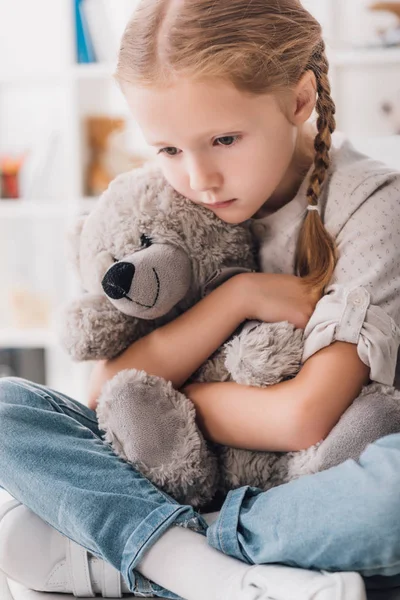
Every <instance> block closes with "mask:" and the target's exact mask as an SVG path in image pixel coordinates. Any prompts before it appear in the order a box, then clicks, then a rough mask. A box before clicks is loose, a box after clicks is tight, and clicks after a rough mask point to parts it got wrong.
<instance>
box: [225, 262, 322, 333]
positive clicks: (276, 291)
mask: <svg viewBox="0 0 400 600" xmlns="http://www.w3.org/2000/svg"><path fill="white" fill-rule="evenodd" d="M235 279H236V280H237V283H238V284H240V288H241V291H242V292H243V293H244V297H245V303H244V306H245V311H246V319H250V320H252V319H255V320H258V321H265V322H266V323H278V322H280V321H289V323H292V324H293V325H294V326H295V327H297V328H299V329H304V328H305V327H306V325H307V323H308V321H309V319H310V317H311V315H312V313H313V312H314V310H315V306H316V304H317V302H318V301H319V300H320V298H321V295H320V293H319V292H317V291H312V290H310V288H309V286H306V284H305V282H304V280H303V279H302V278H301V277H297V276H296V275H286V274H281V273H242V274H240V275H236V276H235ZM240 282H241V283H240Z"/></svg>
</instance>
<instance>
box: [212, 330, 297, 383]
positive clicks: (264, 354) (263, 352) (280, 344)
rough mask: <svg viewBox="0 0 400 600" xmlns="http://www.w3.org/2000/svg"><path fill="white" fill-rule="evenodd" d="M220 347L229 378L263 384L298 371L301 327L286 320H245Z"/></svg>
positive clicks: (292, 374)
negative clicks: (236, 331)
mask: <svg viewBox="0 0 400 600" xmlns="http://www.w3.org/2000/svg"><path fill="white" fill-rule="evenodd" d="M223 348H224V352H225V367H226V369H227V370H228V372H229V373H230V376H231V379H232V380H233V381H236V383H241V384H243V385H253V386H259V387H265V386H267V385H273V384H275V383H278V382H280V381H283V380H284V379H287V378H290V377H294V376H295V375H296V373H298V371H299V370H300V364H301V357H302V353H303V330H301V329H296V327H295V326H294V325H292V324H291V323H289V322H288V321H282V322H279V323H264V322H261V321H248V322H247V323H246V324H245V325H244V326H243V328H242V329H241V331H240V332H239V333H238V334H237V335H235V336H234V337H233V338H232V339H231V340H229V341H228V342H227V343H226V344H225V345H224V347H223Z"/></svg>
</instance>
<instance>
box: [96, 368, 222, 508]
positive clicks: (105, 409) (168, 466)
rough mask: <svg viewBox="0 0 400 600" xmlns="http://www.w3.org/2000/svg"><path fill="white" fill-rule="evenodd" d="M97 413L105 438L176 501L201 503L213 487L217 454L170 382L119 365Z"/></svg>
mask: <svg viewBox="0 0 400 600" xmlns="http://www.w3.org/2000/svg"><path fill="white" fill-rule="evenodd" d="M97 416H98V420H99V426H100V428H101V429H102V430H103V431H105V432H106V434H105V440H106V441H108V442H109V443H111V445H112V447H113V449H114V450H115V452H116V453H117V454H119V455H120V456H121V457H122V458H124V459H125V460H126V461H128V462H130V463H131V464H132V465H133V466H135V467H136V468H137V469H138V470H139V471H140V472H141V473H143V475H145V476H146V477H147V478H148V479H150V480H151V481H152V482H153V483H154V484H155V485H157V486H158V487H160V488H162V489H163V490H164V491H166V492H167V493H168V494H170V495H171V496H173V497H174V498H175V499H176V500H178V501H179V502H181V503H186V504H188V503H189V504H191V505H192V506H196V507H199V506H203V505H205V504H207V502H209V501H210V500H211V499H212V497H213V496H214V493H215V491H216V488H217V480H218V467H217V460H216V457H215V455H214V453H213V452H212V450H211V448H210V447H209V445H208V444H207V442H206V440H205V439H204V437H203V435H202V433H201V432H200V430H199V429H198V427H197V425H196V422H195V418H196V412H195V408H194V406H193V404H192V402H191V401H190V400H189V399H188V398H186V396H185V395H184V394H182V393H181V392H179V391H177V390H175V389H174V388H173V387H172V384H171V382H167V381H165V380H164V379H162V378H160V377H155V376H152V375H148V374H147V373H145V372H144V371H137V370H135V369H129V370H125V371H121V372H120V373H118V374H117V375H116V376H115V377H114V378H113V379H111V380H110V381H109V382H107V384H106V385H105V386H104V389H103V392H102V394H101V396H100V398H99V404H98V407H97Z"/></svg>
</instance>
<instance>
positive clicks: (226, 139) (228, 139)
mask: <svg viewBox="0 0 400 600" xmlns="http://www.w3.org/2000/svg"><path fill="white" fill-rule="evenodd" d="M240 137H241V136H240V135H224V136H222V137H219V138H217V139H216V140H215V141H216V142H217V141H218V140H224V141H223V142H222V144H221V145H222V146H225V147H226V148H229V147H230V146H233V145H234V144H236V142H238V141H239V140H240ZM232 140H233V141H232ZM169 150H173V151H174V152H173V153H171V154H170V152H169ZM175 151H176V152H175ZM158 154H166V155H167V156H170V157H173V156H177V155H178V148H174V147H173V146H169V147H168V148H161V150H160V151H159V152H158Z"/></svg>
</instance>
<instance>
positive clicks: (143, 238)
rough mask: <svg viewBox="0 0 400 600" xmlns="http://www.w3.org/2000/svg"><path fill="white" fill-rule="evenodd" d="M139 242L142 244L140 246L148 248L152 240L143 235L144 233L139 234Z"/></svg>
mask: <svg viewBox="0 0 400 600" xmlns="http://www.w3.org/2000/svg"><path fill="white" fill-rule="evenodd" d="M140 243H141V245H142V248H148V247H149V246H151V245H152V243H153V242H152V241H151V239H150V238H149V237H148V236H147V235H145V234H144V233H143V234H142V235H141V236H140Z"/></svg>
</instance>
